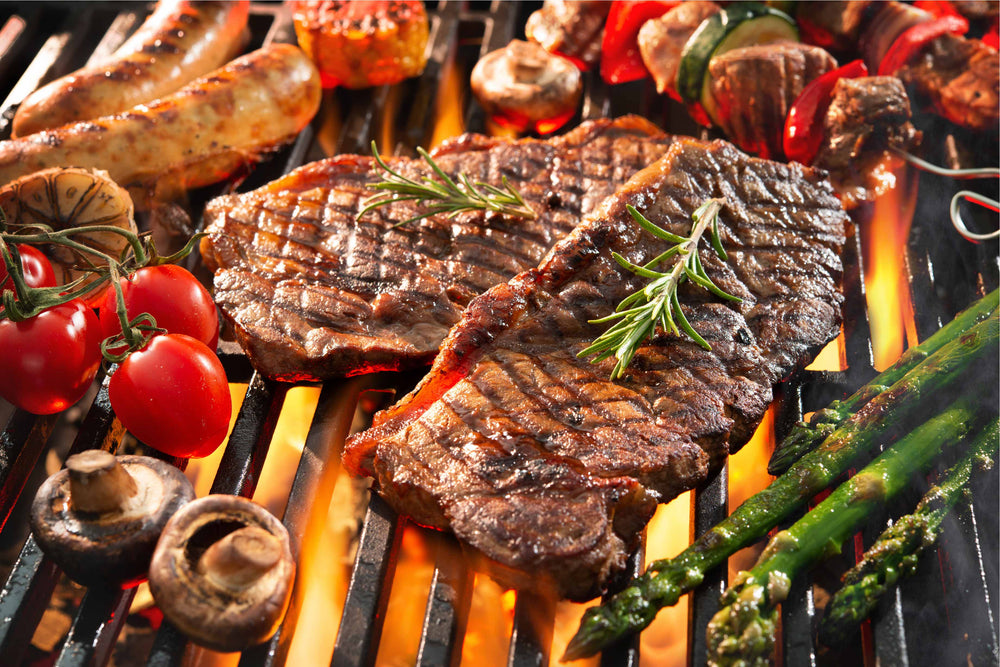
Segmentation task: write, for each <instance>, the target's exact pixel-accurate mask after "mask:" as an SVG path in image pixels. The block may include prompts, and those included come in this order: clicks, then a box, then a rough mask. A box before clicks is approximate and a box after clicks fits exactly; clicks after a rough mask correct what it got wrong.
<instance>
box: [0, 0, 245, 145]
mask: <svg viewBox="0 0 1000 667" xmlns="http://www.w3.org/2000/svg"><path fill="white" fill-rule="evenodd" d="M249 4H250V3H249V2H248V0H238V1H236V2H191V1H189V0H162V1H161V2H160V3H159V4H158V5H157V6H156V10H155V11H154V12H153V13H152V14H151V15H150V16H149V18H148V19H146V21H145V22H144V23H143V24H142V25H141V26H140V27H139V29H138V31H136V33H135V34H134V35H132V37H130V38H129V39H128V41H126V42H125V43H124V44H122V46H121V47H120V48H119V49H118V50H117V51H115V52H114V53H113V54H112V55H111V56H109V57H108V58H107V59H105V60H103V61H102V62H100V63H97V64H95V65H90V66H88V67H84V68H83V69H80V70H77V71H76V72H73V73H72V74H69V75H67V76H64V77H62V78H60V79H56V80H55V81H52V82H51V83H49V84H47V85H45V86H43V87H41V88H39V89H38V90H36V91H35V92H33V93H31V94H30V95H28V97H27V98H25V100H24V102H22V103H21V105H20V107H19V108H18V110H17V113H16V114H15V115H14V124H13V132H12V135H13V136H15V137H19V136H24V135H27V134H33V133H35V132H40V131H41V130H50V129H53V128H56V127H60V126H62V125H66V124H68V123H73V122H76V121H79V120H89V119H91V118H100V117H101V116H110V115H111V114H115V113H120V112H122V111H126V110H128V109H131V108H132V107H134V106H135V105H137V104H144V103H146V102H151V101H153V100H155V99H157V98H159V97H163V96H164V95H168V94H170V93H172V92H174V91H175V90H177V89H178V88H180V87H181V86H183V85H185V84H187V83H190V82H191V81H193V80H195V79H197V78H198V77H199V76H204V75H205V74H208V73H209V72H211V71H213V70H215V69H218V68H219V67H222V66H223V65H224V64H226V63H227V62H229V60H230V59H232V58H233V57H234V56H235V55H236V54H237V53H239V51H240V50H241V49H242V46H243V33H244V30H245V28H246V25H247V15H248V13H249Z"/></svg>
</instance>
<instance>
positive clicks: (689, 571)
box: [563, 318, 1000, 660]
mask: <svg viewBox="0 0 1000 667" xmlns="http://www.w3.org/2000/svg"><path fill="white" fill-rule="evenodd" d="M998 328H1000V327H998V320H997V318H990V319H988V320H986V321H984V322H981V323H979V324H977V325H976V326H975V327H973V328H972V329H970V330H969V331H968V332H967V333H966V334H964V335H962V336H959V337H957V338H955V339H954V340H952V341H949V342H948V343H947V344H946V345H944V346H943V347H942V348H941V349H940V350H938V351H937V352H935V353H934V354H933V355H932V357H931V358H929V359H928V360H927V361H926V362H925V363H924V364H922V365H921V369H920V371H919V372H916V371H914V372H912V373H909V374H907V375H906V376H904V377H903V378H902V379H900V380H899V381H897V382H896V383H895V384H893V386H892V387H891V388H890V389H889V390H887V391H884V392H881V393H880V394H879V395H878V396H877V397H875V398H874V399H872V400H871V401H870V402H869V403H868V404H867V405H865V406H864V407H863V408H862V409H860V410H859V411H858V412H857V413H855V414H854V415H853V416H852V417H851V418H850V419H848V420H847V421H846V422H844V423H843V424H842V425H841V426H840V427H839V428H838V429H836V430H835V431H834V432H833V433H831V434H830V435H829V437H827V438H826V440H825V441H824V442H823V444H822V445H821V446H820V447H819V448H817V449H815V450H813V451H812V452H810V453H808V454H806V455H805V456H803V457H802V459H801V460H799V461H798V462H797V463H796V464H795V465H793V466H792V467H791V468H790V469H789V470H788V472H786V473H785V474H784V475H782V476H781V477H779V478H778V479H776V480H775V481H774V482H772V483H771V484H770V485H769V486H768V487H767V488H766V489H764V490H763V491H761V492H760V493H758V494H756V495H755V496H753V497H751V498H749V499H748V500H747V501H746V502H744V503H743V504H742V505H740V506H739V507H738V508H736V510H735V511H734V512H733V513H732V514H731V515H730V516H729V517H728V518H726V519H724V520H723V521H721V522H720V523H719V524H717V525H716V526H715V527H713V528H712V529H710V530H708V531H707V532H705V533H704V534H703V535H702V536H701V537H699V538H698V539H697V540H695V542H694V543H693V544H692V545H691V546H689V547H688V548H687V549H685V550H684V551H683V552H681V554H680V555H678V556H676V557H675V558H672V559H667V560H659V561H655V562H653V563H651V564H650V566H649V568H648V569H647V571H646V572H645V573H644V574H643V575H641V576H640V577H637V578H636V579H634V580H633V581H632V582H631V584H630V585H629V586H628V587H627V588H625V589H624V590H622V591H621V592H619V593H617V594H616V595H614V596H612V597H611V599H609V600H607V601H605V602H604V603H602V604H600V605H597V606H594V607H591V608H590V609H588V610H587V611H586V613H585V614H584V616H583V619H582V620H581V622H580V628H579V629H578V630H577V632H576V634H575V635H574V636H573V638H572V639H571V640H570V642H569V645H568V646H567V648H566V653H565V656H564V658H563V659H564V660H576V659H579V658H583V657H586V656H589V655H593V654H595V653H597V652H599V651H600V650H601V649H603V648H604V647H606V646H609V645H610V644H613V643H614V642H616V641H618V640H620V639H622V638H623V637H625V636H627V635H629V634H631V633H634V632H639V631H640V630H642V629H643V628H645V627H646V626H647V625H649V624H650V623H651V622H652V621H653V619H654V618H655V617H656V613H657V612H658V611H659V610H660V609H661V608H662V607H667V606H670V605H673V604H676V603H677V601H678V600H679V599H680V597H681V595H683V594H684V593H687V592H688V591H690V590H692V589H694V588H695V587H696V586H698V584H700V583H701V582H702V580H703V579H704V577H705V573H706V572H708V571H709V570H711V569H712V568H714V567H716V566H718V565H721V564H722V563H724V562H725V560H726V559H727V558H728V557H729V556H731V555H732V554H733V553H735V552H736V551H738V550H739V549H741V548H743V547H745V546H747V545H748V544H751V543H752V542H754V541H755V540H757V539H759V538H761V537H763V536H764V535H766V534H767V531H769V530H770V529H771V528H773V527H774V526H775V525H777V523H778V522H779V521H781V520H782V519H784V518H786V517H788V516H790V515H791V514H792V513H793V512H795V511H796V510H798V509H799V508H801V507H803V506H804V505H805V503H806V502H807V501H808V500H809V499H810V498H812V497H813V496H815V495H816V494H817V493H819V492H820V491H822V490H823V489H825V488H826V487H827V486H829V485H830V484H832V483H833V481H834V480H836V479H837V477H839V476H840V475H841V474H843V473H844V472H845V471H846V470H847V469H848V467H849V466H850V465H851V464H852V462H854V461H855V460H856V459H857V458H858V457H859V456H861V455H863V454H865V453H867V452H869V451H872V450H874V449H875V446H876V445H877V444H878V443H880V442H881V441H882V440H883V438H884V436H885V434H886V432H887V431H889V430H890V429H891V428H892V427H893V426H895V425H898V424H899V423H900V422H901V421H903V420H907V419H910V418H911V416H913V415H916V414H920V413H921V412H924V413H929V412H933V411H934V410H936V408H937V404H936V401H935V394H937V395H946V396H956V395H959V394H961V393H962V385H963V380H964V379H965V377H964V376H965V374H966V372H967V371H968V369H969V368H970V367H973V368H974V367H975V366H976V365H978V364H982V363H983V362H984V360H986V359H990V358H991V355H992V353H993V352H994V350H996V348H997V342H998V339H1000V336H998Z"/></svg>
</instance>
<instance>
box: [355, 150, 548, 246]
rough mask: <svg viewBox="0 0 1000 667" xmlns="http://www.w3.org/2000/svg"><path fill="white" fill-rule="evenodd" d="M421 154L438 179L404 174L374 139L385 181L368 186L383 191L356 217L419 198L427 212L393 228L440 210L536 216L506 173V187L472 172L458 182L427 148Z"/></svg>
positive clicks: (503, 182)
mask: <svg viewBox="0 0 1000 667" xmlns="http://www.w3.org/2000/svg"><path fill="white" fill-rule="evenodd" d="M417 152H418V153H419V154H420V157H422V158H423V159H424V161H425V162H427V164H428V166H430V168H431V170H432V171H433V172H434V174H435V175H436V176H437V178H436V179H435V178H431V177H429V176H424V178H423V180H422V181H414V180H413V179H411V178H407V177H406V176H403V175H402V174H400V173H399V172H398V171H395V170H394V169H393V168H392V167H390V166H389V165H387V164H386V163H385V161H384V160H383V159H382V156H381V155H379V152H378V148H377V147H376V146H375V142H374V141H373V142H372V155H373V156H374V157H375V162H377V163H378V166H379V167H380V168H381V169H382V172H383V180H381V181H379V182H378V183H372V184H370V185H369V186H368V187H369V188H371V189H373V190H381V191H382V192H381V193H379V194H376V195H372V196H371V197H369V198H367V199H366V200H365V201H364V202H362V205H363V207H362V209H361V211H360V212H359V213H358V215H357V217H356V219H360V218H361V216H363V215H364V214H365V213H367V212H368V211H371V210H373V209H376V208H379V207H380V206H385V205H386V204H389V203H391V202H396V201H415V202H417V204H421V205H423V206H424V207H425V210H424V212H423V213H421V214H419V215H415V216H413V217H412V218H409V219H407V220H404V221H402V222H398V223H396V224H395V225H393V228H396V227H399V226H401V225H405V224H407V223H409V222H416V221H417V220H423V219H424V218H427V217H430V216H432V215H437V214H438V213H446V214H447V216H448V217H449V218H453V217H455V216H456V215H458V214H459V213H461V212H462V211H473V210H484V211H496V212H498V213H503V214H505V215H513V216H516V217H519V218H535V217H536V215H535V212H534V211H532V210H531V208H530V207H529V206H528V205H527V204H526V203H525V202H524V199H523V198H522V197H521V195H520V194H519V193H518V192H517V191H516V190H515V189H514V188H513V187H511V185H510V183H509V182H508V181H507V177H506V176H504V177H503V178H502V179H501V183H502V184H503V188H498V187H496V186H494V185H490V184H489V183H483V182H481V181H477V182H476V183H473V182H472V180H471V179H470V178H469V177H468V175H466V174H463V173H460V174H458V177H457V178H458V182H456V181H455V180H454V179H452V178H451V177H450V176H448V174H446V173H444V171H443V170H442V169H441V167H439V166H438V164H437V163H436V162H435V161H434V159H433V158H432V157H431V156H430V155H428V154H427V151H425V150H424V149H423V148H417Z"/></svg>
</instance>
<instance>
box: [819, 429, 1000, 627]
mask: <svg viewBox="0 0 1000 667" xmlns="http://www.w3.org/2000/svg"><path fill="white" fill-rule="evenodd" d="M998 424H1000V422H998V420H997V419H994V420H993V422H992V423H991V424H990V425H989V427H987V428H986V429H984V430H983V431H982V432H981V433H980V434H979V436H978V437H977V438H976V442H975V443H974V444H973V446H972V448H971V449H970V450H969V452H968V453H967V454H966V455H965V456H964V457H963V458H962V460H961V461H959V462H958V463H957V464H955V465H954V466H953V467H952V468H951V469H950V470H948V471H947V472H946V473H945V474H944V475H942V480H941V481H940V482H939V483H938V484H937V485H936V486H933V487H931V489H930V491H928V492H927V494H926V495H925V496H924V497H923V498H922V499H921V501H920V504H919V505H917V508H916V510H915V511H914V512H913V514H908V515H906V516H904V517H902V518H900V519H899V520H898V521H897V522H896V523H894V524H893V525H892V527H890V528H888V529H887V530H886V531H885V532H883V533H882V534H881V535H880V536H879V538H878V540H876V541H875V544H873V545H872V547H871V548H870V549H869V550H868V551H866V552H865V555H864V556H863V557H862V559H861V561H860V562H859V563H858V564H857V565H855V566H854V567H853V568H852V569H851V570H849V571H848V572H847V574H845V575H844V587H843V588H841V589H840V590H839V591H837V593H836V594H835V595H834V596H833V598H831V600H830V602H829V603H828V604H827V607H826V614H825V615H824V616H823V620H822V622H821V623H820V626H819V638H820V641H821V642H823V643H824V644H826V645H827V646H834V645H836V644H840V643H843V642H844V641H845V640H846V639H847V637H848V636H849V635H850V634H851V632H853V631H854V629H855V628H856V627H857V626H858V624H859V623H861V621H863V620H865V619H866V618H868V616H869V615H871V613H872V612H873V611H874V610H875V606H876V605H877V604H878V601H879V598H881V597H882V596H883V595H884V594H885V592H886V591H888V590H889V589H890V588H892V587H893V586H895V585H896V582H898V581H899V579H900V578H902V577H906V576H909V575H911V574H913V572H914V571H915V570H916V568H917V560H918V559H919V557H920V555H921V554H922V553H923V552H924V550H925V549H927V548H928V547H930V546H931V545H932V544H934V542H935V541H937V538H938V537H939V536H940V534H941V522H942V521H943V520H944V517H945V516H946V515H947V514H948V512H949V511H951V508H952V507H954V505H955V503H956V502H958V499H959V498H960V497H961V496H962V495H963V494H964V493H965V490H966V484H967V483H968V481H969V477H970V476H971V474H972V471H973V468H981V469H986V468H989V467H990V466H992V464H993V459H994V457H995V456H996V454H997V443H998V437H1000V430H998Z"/></svg>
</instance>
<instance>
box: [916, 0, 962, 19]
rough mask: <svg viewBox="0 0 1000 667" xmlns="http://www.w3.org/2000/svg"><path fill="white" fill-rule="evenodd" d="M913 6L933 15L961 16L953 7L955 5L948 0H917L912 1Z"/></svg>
mask: <svg viewBox="0 0 1000 667" xmlns="http://www.w3.org/2000/svg"><path fill="white" fill-rule="evenodd" d="M913 6H914V7H916V8H917V9H922V10H924V11H925V12H928V13H930V14H933V15H934V16H958V17H961V16H962V14H961V13H960V12H959V11H958V10H957V9H955V5H953V4H952V3H950V2H948V0H917V1H916V2H914V3H913Z"/></svg>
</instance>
